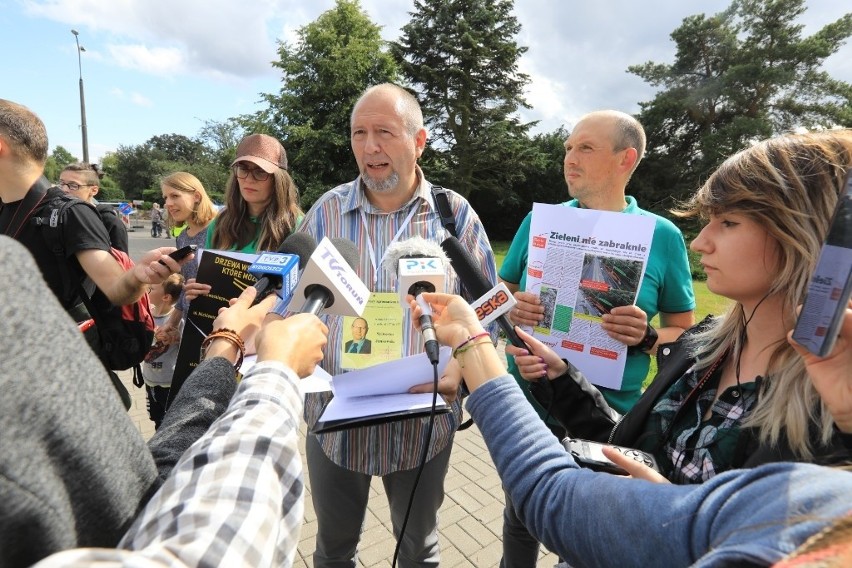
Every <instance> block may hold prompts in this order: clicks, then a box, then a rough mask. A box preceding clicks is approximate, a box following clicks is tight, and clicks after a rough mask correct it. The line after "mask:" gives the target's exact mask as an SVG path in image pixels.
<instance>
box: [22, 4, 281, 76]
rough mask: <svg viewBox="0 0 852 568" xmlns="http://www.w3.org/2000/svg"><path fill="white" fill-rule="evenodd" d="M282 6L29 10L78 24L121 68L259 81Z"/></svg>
mask: <svg viewBox="0 0 852 568" xmlns="http://www.w3.org/2000/svg"><path fill="white" fill-rule="evenodd" d="M283 4H284V3H282V2H276V1H274V0H254V1H253V2H252V4H251V8H252V9H251V10H246V8H245V5H244V4H242V3H238V2H233V1H232V0H184V1H174V0H172V1H166V0H109V1H103V0H27V1H26V2H25V7H26V9H27V12H28V13H29V14H30V15H34V16H41V17H46V18H49V19H52V20H55V21H59V22H65V23H67V24H69V26H75V27H77V28H78V29H79V30H80V39H81V43H83V44H84V45H85V43H86V42H89V43H92V42H93V36H95V37H97V38H98V40H100V41H101V42H103V43H105V44H107V45H109V50H110V51H111V53H112V55H113V57H115V58H116V64H118V65H122V66H128V65H130V66H135V67H134V68H136V69H139V70H140V71H143V72H152V73H155V74H160V73H162V72H163V71H164V70H167V71H168V72H180V73H184V74H198V75H206V76H217V77H228V76H231V77H256V76H260V75H265V74H269V73H271V72H272V70H271V67H270V65H269V62H270V61H272V60H273V59H274V58H275V57H276V52H275V41H274V40H275V38H274V37H270V35H269V32H268V29H269V27H268V26H269V24H271V23H272V22H274V21H275V20H277V19H279V18H280V17H281V16H282V15H283V13H284V10H283V8H284V6H283ZM146 51H147V52H148V53H147V54H146V53H145V52H146ZM176 53H178V54H180V56H179V57H178V56H176V55H175V54H176ZM161 57H162V58H164V60H163V61H158V59H160V58H161Z"/></svg>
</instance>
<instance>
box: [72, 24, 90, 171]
mask: <svg viewBox="0 0 852 568" xmlns="http://www.w3.org/2000/svg"><path fill="white" fill-rule="evenodd" d="M71 33H72V34H74V41H76V42H77V67H78V68H79V70H80V122H81V125H80V127H81V130H82V132H83V161H84V162H86V163H87V164H88V163H89V132H88V130H87V128H86V95H84V94H83V62H82V60H81V58H80V53H81V52H83V51H86V48H85V47H83V46H81V45H80V38H79V36H80V33H79V32H78V31H77V30H71Z"/></svg>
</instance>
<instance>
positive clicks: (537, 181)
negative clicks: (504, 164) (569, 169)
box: [470, 128, 568, 240]
mask: <svg viewBox="0 0 852 568" xmlns="http://www.w3.org/2000/svg"><path fill="white" fill-rule="evenodd" d="M566 138H568V132H567V131H566V130H565V129H564V128H558V129H557V130H555V131H553V132H548V133H544V134H536V135H535V136H533V137H532V138H531V139H528V140H527V142H526V144H527V148H526V149H525V151H524V155H525V156H526V158H525V159H524V161H523V162H515V163H514V167H516V168H518V173H519V179H518V180H517V181H516V182H515V183H514V184H513V185H512V186H511V187H510V188H507V189H508V190H507V191H501V192H498V193H493V194H488V193H485V192H478V193H474V194H473V195H472V196H471V197H470V203H471V205H472V206H473V208H474V209H475V210H476V212H477V213H478V214H479V217H480V219H482V224H483V225H484V226H485V229H486V231H488V238H489V239H493V240H511V239H512V237H514V236H515V232H516V231H517V230H518V226H519V225H520V224H521V221H523V219H524V217H525V216H526V215H527V213H529V212H530V211H531V210H532V205H533V203H562V202H563V201H566V200H567V199H568V188H567V187H566V185H565V176H564V174H563V170H562V163H563V159H564V157H565V146H564V143H565V139H566Z"/></svg>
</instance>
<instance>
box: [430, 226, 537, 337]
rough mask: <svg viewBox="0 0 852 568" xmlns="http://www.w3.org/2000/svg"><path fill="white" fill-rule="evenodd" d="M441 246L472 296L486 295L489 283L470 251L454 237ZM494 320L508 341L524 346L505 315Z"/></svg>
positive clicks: (489, 286)
mask: <svg viewBox="0 0 852 568" xmlns="http://www.w3.org/2000/svg"><path fill="white" fill-rule="evenodd" d="M441 248H442V249H443V250H444V251H446V253H447V256H448V257H449V258H450V263H451V264H452V265H453V268H454V269H455V271H456V274H458V275H459V279H460V280H461V281H462V284H464V287H465V288H466V289H467V291H468V293H470V294H471V295H472V296H473V297H479V296H486V295H487V294H488V293H489V291H490V289H491V286H492V285H491V283H490V282H489V281H488V279H487V278H486V277H485V276H484V275H483V274H482V271H481V270H480V269H479V268H478V267H477V265H476V262H474V260H473V258H471V256H470V253H469V252H467V250H465V248H464V247H463V246H462V244H461V242H459V240H458V239H457V238H455V237H448V238H447V239H445V240H444V241H443V242H442V243H441ZM496 321H497V323H498V325H499V326H500V328H501V329H502V330H503V332H504V333H505V334H506V338H507V339H508V340H509V343H511V344H512V345H514V346H516V347H521V348H526V344H525V343H524V342H523V341H522V340H521V338H520V337H518V334H517V333H515V327H514V326H513V325H512V322H510V321H509V320H508V319H507V318H506V316H505V315H501V316H499V317H497V318H496Z"/></svg>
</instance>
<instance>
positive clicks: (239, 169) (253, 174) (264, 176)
mask: <svg viewBox="0 0 852 568" xmlns="http://www.w3.org/2000/svg"><path fill="white" fill-rule="evenodd" d="M231 169H232V170H233V171H234V175H235V176H237V178H239V179H246V178H247V177H248V176H249V173H251V177H252V178H254V180H255V181H266V180H268V179H269V177H270V176H271V175H272V174H271V173H269V172H267V171H266V170H264V169H263V168H251V169H249V168H247V167H245V166H244V165H242V164H234V166H233V167H232V168H231ZM240 172H243V175H240ZM257 172H260V174H258V173H257ZM258 175H260V176H261V177H258Z"/></svg>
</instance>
